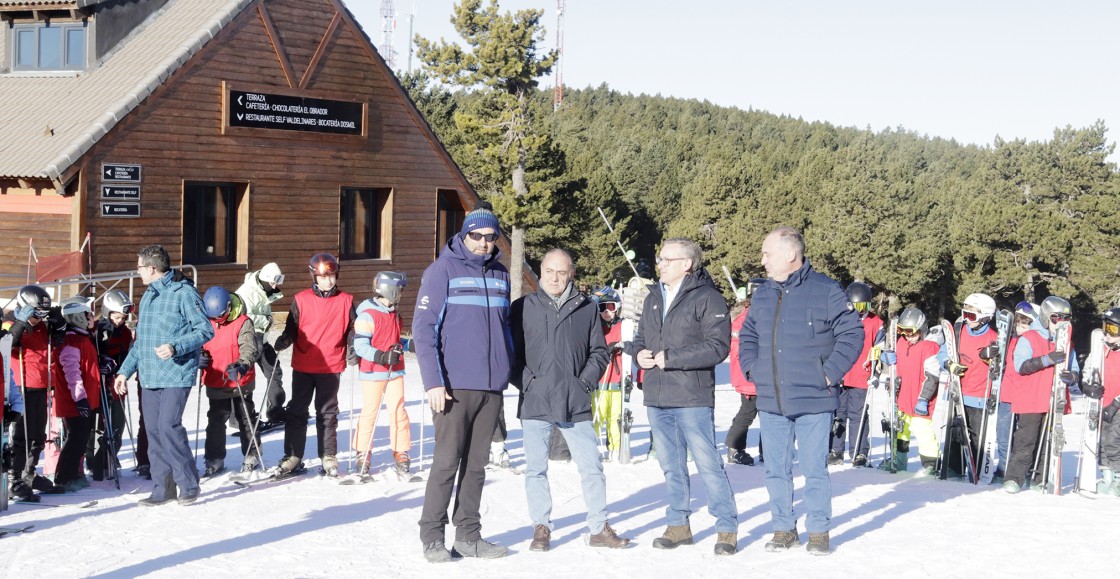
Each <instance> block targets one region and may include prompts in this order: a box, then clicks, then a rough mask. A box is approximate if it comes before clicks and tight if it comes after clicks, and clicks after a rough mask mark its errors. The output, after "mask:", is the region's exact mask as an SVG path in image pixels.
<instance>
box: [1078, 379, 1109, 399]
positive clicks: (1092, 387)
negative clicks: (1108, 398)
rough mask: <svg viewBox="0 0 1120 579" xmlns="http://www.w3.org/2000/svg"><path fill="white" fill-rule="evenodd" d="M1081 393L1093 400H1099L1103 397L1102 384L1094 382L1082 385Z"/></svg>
mask: <svg viewBox="0 0 1120 579" xmlns="http://www.w3.org/2000/svg"><path fill="white" fill-rule="evenodd" d="M1081 393H1082V394H1084V395H1086V396H1088V397H1089V398H1092V399H1093V400H1100V399H1101V397H1102V396H1104V384H1101V383H1100V382H1097V381H1095V380H1094V381H1093V382H1090V383H1088V384H1082V385H1081Z"/></svg>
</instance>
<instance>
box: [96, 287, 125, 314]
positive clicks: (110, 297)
mask: <svg viewBox="0 0 1120 579" xmlns="http://www.w3.org/2000/svg"><path fill="white" fill-rule="evenodd" d="M113 312H116V313H118V314H125V315H128V314H131V313H132V300H130V299H128V295H126V294H125V293H124V292H123V291H121V290H110V291H108V292H105V295H104V296H102V297H101V316H102V317H105V318H108V317H109V314H111V313H113Z"/></svg>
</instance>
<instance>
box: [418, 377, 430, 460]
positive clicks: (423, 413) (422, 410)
mask: <svg viewBox="0 0 1120 579" xmlns="http://www.w3.org/2000/svg"><path fill="white" fill-rule="evenodd" d="M427 421H428V409H427V408H424V395H423V394H421V395H420V471H419V472H424V423H425V422H427Z"/></svg>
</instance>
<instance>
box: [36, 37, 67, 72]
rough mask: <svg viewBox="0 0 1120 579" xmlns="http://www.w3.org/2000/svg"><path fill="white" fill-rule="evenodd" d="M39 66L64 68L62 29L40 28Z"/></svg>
mask: <svg viewBox="0 0 1120 579" xmlns="http://www.w3.org/2000/svg"><path fill="white" fill-rule="evenodd" d="M39 68H62V29H61V28H53V27H43V28H40V29H39Z"/></svg>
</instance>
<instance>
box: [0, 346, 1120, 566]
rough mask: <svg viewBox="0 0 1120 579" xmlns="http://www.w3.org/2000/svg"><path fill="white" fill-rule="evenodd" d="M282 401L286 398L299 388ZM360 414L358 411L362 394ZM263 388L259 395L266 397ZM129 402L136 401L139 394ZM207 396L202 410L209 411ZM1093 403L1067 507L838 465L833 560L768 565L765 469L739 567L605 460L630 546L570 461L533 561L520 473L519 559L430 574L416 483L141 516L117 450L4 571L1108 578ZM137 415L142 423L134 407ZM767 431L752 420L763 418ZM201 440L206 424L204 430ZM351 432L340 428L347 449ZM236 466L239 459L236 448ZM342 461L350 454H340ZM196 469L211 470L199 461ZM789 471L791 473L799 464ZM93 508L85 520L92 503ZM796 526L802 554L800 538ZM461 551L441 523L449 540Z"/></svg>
mask: <svg viewBox="0 0 1120 579" xmlns="http://www.w3.org/2000/svg"><path fill="white" fill-rule="evenodd" d="M408 370H409V372H410V373H409V375H408V377H407V395H408V397H409V399H410V402H409V404H408V409H409V414H410V416H411V417H412V419H413V426H412V432H413V439H414V443H413V453H412V454H413V459H414V470H416V469H415V466H416V465H417V463H418V462H419V461H418V459H419V450H418V449H419V442H418V441H419V440H420V436H419V435H420V415H421V412H420V406H419V398H420V391H421V387H420V383H419V379H418V372H417V371H416V367H415V361H414V360H413V359H412V357H411V356H409V359H408ZM721 370H722V371H721V376H722V382H723V383H724V384H723V385H722V386H720V387H719V388H718V391H717V396H716V425H717V436H718V437H719V438H720V439H721V440H722V437H723V435H724V434H725V432H726V429H727V427H728V425H729V424H730V422H731V417H732V416H733V415H734V413H735V410H736V409H737V408H738V396H737V395H736V394H735V393H734V392H733V391H732V390H731V388H730V386H729V385H727V381H728V380H727V369H726V365H724V367H722V368H721ZM351 373H352V372H347V374H346V375H344V376H343V381H342V384H343V387H342V391H341V393H340V402H341V406H342V414H341V415H340V421H339V422H340V426H341V428H342V429H345V428H346V427H347V425H349V424H350V420H349V418H350V415H349V410H350V408H351V407H352V405H351V398H350V384H351V382H350V379H351V376H350V374H351ZM289 391H290V390H289ZM356 396H357V400H356V405H357V406H359V407H360V405H361V400H360V398H361V395H360V392H358V393H357V394H356ZM516 396H517V395H516V391H514V390H510V391H509V392H507V394H506V418H507V420H508V424H509V428H510V440H509V448H510V451H511V454H512V455H513V460H514V466H515V467H517V466H521V465H523V462H524V461H523V457H522V451H521V443H520V437H519V434H520V426H519V422H518V420H517V419H516V400H517V398H516ZM261 397H262V396H261V393H260V392H257V393H256V396H255V398H256V399H258V400H260V399H261ZM131 399H132V400H133V402H135V397H131ZM205 404H206V403H205V401H203V410H202V412H203V414H205ZM635 404H636V407H635V410H636V412H635V418H636V424H635V434H634V438H635V441H634V448H635V456H636V458H637V459H639V460H640V459H641V458H642V457H644V454H645V451H646V449H647V448H648V440H649V436H648V426H647V422H646V418H645V411H644V409H643V408H642V407H641V406H640V404H641V395H640V393H637V395H636V396H635ZM1083 407H1084V400H1077V401H1075V403H1074V409H1075V414H1074V415H1072V416H1069V417H1067V432H1069V433H1070V441H1069V444H1067V446H1066V453H1065V461H1066V463H1065V465H1066V468H1065V471H1064V472H1065V473H1066V475H1065V476H1066V481H1065V484H1066V494H1065V495H1064V496H1061V497H1055V496H1043V495H1040V494H1038V493H1036V492H1023V493H1020V494H1018V495H1008V494H1006V493H1004V492H1003V491H1002V490H1000V488H999V487H998V485H993V486H990V487H976V486H973V485H970V484H967V483H964V482H960V481H939V480H936V479H935V478H932V477H923V476H919V475H917V474H915V472H913V471H915V470H917V468H918V466H917V457H916V451H913V452H912V453H911V461H910V469H911V472H909V473H905V474H898V475H889V474H886V473H884V472H881V471H878V470H874V469H869V468H861V469H856V468H852V467H851V466H848V465H845V466H843V467H834V468H833V469H832V471H831V473H832V488H833V495H834V499H833V519H832V524H833V527H832V533H831V538H832V548H833V553H832V555H831V556H828V557H813V556H810V555H809V554H808V553H806V552H805V551H804V549H803V548H802V549H797V550H794V551H792V552H787V553H767V552H766V551H765V550H764V549H763V544H764V543H765V542H766V540H767V539H768V538H769V535H770V533H771V528H770V514H769V507H768V505H767V495H766V489H765V487H764V486H763V482H764V481H763V478H764V471H763V467H762V466H761V465H757V466H753V467H744V466H737V465H736V466H728V467H727V472H728V475H729V478H730V480H731V484H732V487H733V488H734V489H735V493H736V499H737V502H738V507H739V545H738V546H739V549H740V552H739V553H738V554H736V555H735V556H733V557H720V558H716V557H715V556H714V555H713V554H712V547H713V546H714V544H715V533H714V531H713V529H712V523H713V518H712V517H711V516H710V515H709V514H708V513H707V511H706V509H705V507H704V504H705V503H704V492H703V486H702V484H701V483H700V480H699V478H698V477H696V476H694V477H693V479H692V482H693V494H694V496H693V508H694V509H696V512H695V513H694V514H693V516H692V519H691V523H692V529H693V532H694V533H695V535H696V539H697V544H696V545H693V546H690V547H680V548H678V549H676V550H672V551H660V550H655V549H653V548H652V547H651V545H650V544H651V542H652V541H653V539H654V538H656V537H658V536H659V535H660V534H661V532H662V531H663V529H664V508H665V501H664V489H663V479H662V475H661V472H660V469H659V468H658V465H657V462H656V460H650V461H647V462H640V463H636V464H631V465H621V464H618V463H617V462H612V463H607V464H606V465H605V469H606V474H607V491H608V500H609V505H610V510H611V516H610V521H611V525H612V526H613V527H614V528H615V529H616V530H618V531H619V533H620V534H622V535H624V536H627V537H631V538H633V539H634V543H633V544H632V545H631V547H630V548H628V549H624V550H620V551H610V550H600V549H592V548H590V547H588V546H586V545H585V539H586V536H587V530H586V528H585V526H584V508H583V500H582V498H581V494H580V484H579V477H578V475H577V474H576V470H575V466H574V465H573V464H570V463H555V462H554V463H552V466H551V471H550V476H551V486H552V493H553V499H554V508H553V518H554V521H555V523H556V531H555V532H554V533H553V548H552V551H550V552H547V553H536V552H530V551H529V541H530V540H531V539H532V530H531V528H530V526H529V522H528V519H527V515H526V512H527V511H526V505H525V492H524V477H523V476H522V475H519V474H516V473H514V472H510V471H507V470H502V469H498V470H494V471H490V472H489V473H488V475H487V484H486V489H485V492H484V495H483V517H482V521H483V533H484V536H485V537H486V538H488V539H489V540H491V541H495V542H497V543H500V544H502V545H507V546H509V547H510V550H511V553H510V555H509V556H508V557H506V558H504V559H498V560H489V561H480V560H473V559H461V560H456V561H454V562H453V563H450V564H446V565H442V566H433V565H431V564H428V563H426V562H425V561H424V559H423V557H422V555H421V546H420V541H419V539H418V535H417V532H418V527H417V524H416V523H417V520H418V518H419V513H420V506H421V503H422V501H423V492H424V484H423V483H409V482H402V481H397V480H396V479H394V480H392V481H388V480H378V481H375V482H373V483H369V484H365V485H356V486H340V485H338V484H337V483H336V482H334V481H332V480H328V479H325V478H321V477H319V476H317V475H314V474H311V475H307V476H304V477H301V478H295V479H290V480H287V481H281V482H274V483H264V484H259V485H255V486H253V487H251V488H247V489H244V488H240V487H238V486H236V485H234V484H232V483H230V482H229V481H228V480H227V479H226V478H225V477H224V476H223V477H221V478H220V479H216V480H212V481H210V482H208V483H207V484H205V485H204V486H203V493H202V496H201V499H200V500H199V501H198V502H197V503H195V504H193V505H190V506H179V505H177V504H170V505H165V506H161V507H154V508H144V507H140V506H138V505H137V504H136V503H137V501H138V500H139V499H141V498H143V497H144V496H146V495H147V494H148V492H149V490H150V487H151V483H150V482H149V481H146V480H142V479H138V478H136V476H135V474H134V473H133V472H131V467H132V466H133V464H134V462H133V458H132V448H131V445H130V443H129V442H128V441H127V437H126V442H125V444H124V448H123V449H122V452H121V454H120V457H121V460H122V462H123V465H124V469H123V471H122V475H123V478H122V480H121V487H122V490H121V491H117V490H115V489H114V488H113V487H112V483H111V482H95V483H94V484H93V486H92V487H91V488H89V489H85V490H83V491H81V492H79V493H76V494H72V495H59V496H46V497H44V498H43V502H44V503H49V504H53V505H61V506H59V507H57V508H50V507H32V506H24V505H13V506H12V507H11V509H10V510H9V511H8V512H6V513H3V514H0V526H2V527H23V526H26V525H34V527H33V528H32V529H30V531H28V532H25V533H22V534H16V535H9V536H5V537H3V538H0V576H4V577H27V576H39V577H140V576H159V577H225V576H238V577H370V576H384V577H422V576H435V574H437V573H438V575H439V576H441V577H488V578H489V577H526V576H533V577H559V576H563V577H678V578H679V577H736V576H757V575H756V574H758V573H766V574H769V575H772V576H797V577H825V576H827V577H855V576H867V575H868V574H870V575H872V576H878V575H889V576H895V577H923V576H927V577H946V576H949V577H964V576H983V577H1013V576H1014V577H1022V576H1041V577H1062V576H1065V577H1104V576H1112V571H1109V570H1110V569H1112V570H1114V569H1115V565H1114V564H1113V557H1112V553H1113V552H1114V551H1115V549H1116V545H1117V543H1118V541H1120V530H1118V527H1120V499H1109V498H1103V497H1102V498H1097V499H1090V498H1085V497H1082V496H1079V495H1076V494H1073V493H1072V491H1071V490H1070V487H1071V485H1072V480H1073V475H1074V471H1075V468H1074V467H1075V463H1076V449H1077V442H1078V441H1077V437H1078V436H1079V433H1080V424H1081V423H1082V422H1083V416H1082V415H1081V414H1080V413H1081V412H1083ZM195 408H196V402H195V399H194V397H193V395H192V400H191V402H190V403H189V405H188V411H187V416H186V417H185V418H184V421H183V422H184V425H186V426H187V428H188V431H189V432H190V435H191V437H192V443H193V436H194V424H195ZM132 415H133V419H134V420H135V418H136V416H137V414H136V409H135V408H133V410H132ZM384 419H385V413H382V414H381V417H380V423H379V425H378V428H377V445H378V452H377V455H376V457H375V463H376V461H381V462H382V464H383V467H388V464H389V461H390V457H389V453H388V452H387V451H386V450H385V444H386V438H387V436H388V430H387V427H386V426H385V425H384ZM756 424H757V422H756ZM202 426H203V428H204V427H205V416H203V418H202ZM878 430H879V429H878V428H877V427H875V428H873V434H874V438H873V440H872V443H873V447H872V454H873V458H874V459H875V462H876V463H877V462H878V460H879V459H881V458H882V456H883V454H884V451H883V444H882V435H881V434H880V433H878ZM314 432H315V430H314V425H313V424H312V425H309V433H310V434H309V437H308V444H307V448H308V452H307V454H306V456H307V458H308V460H309V466H310V467H311V470H312V471H317V470H318V468H317V465H318V460H317V458H316V457H315V450H314V449H315V440H314ZM431 434H432V433H431V428H430V422H429V425H428V428H427V429H426V431H425V433H424V438H425V444H426V446H425V456H427V455H429V454H430V452H431V449H430V447H431V441H432V437H431ZM345 440H346V436H345V434H344V433H340V436H339V443H340V445H345ZM228 442H229V456H228V457H227V465H231V466H236V464H237V463H238V461H239V457H240V453H239V449H238V445H237V443H236V439H235V438H232V437H231V438H229V439H228ZM282 443H283V433H282V432H271V433H269V434H267V435H266V436H265V442H264V453H265V458H266V460H267V462H268V463H269V465H270V466H271V465H275V463H276V462H277V461H279V459H280V455H281V452H282ZM757 444H758V431H757V429H756V428H754V427H752V429H751V434H750V438H749V446H750V448H749V449H748V450H749V451H750V452H751V454H752V455H755V456H757V448H755V447H756V446H757ZM342 460H343V463H344V464H345V457H342ZM199 465H200V466H201V457H200V458H199ZM795 474H796V466H795ZM796 483H797V489H798V490H797V496H796V497H795V508H797V509H799V510H798V512H799V514H801V515H803V514H804V513H803V510H801V499H800V493H801V488H802V487H803V484H804V480H803V479H801V478H800V477H798V478H797V480H796ZM92 500H96V501H97V504H96V505H94V506H92V507H89V508H84V509H78V508H75V507H74V505H78V504H81V503H84V502H88V501H92ZM803 521H804V519H803V518H802V519H801V522H802V525H801V527H800V528H799V530H800V531H801V536H802V541H805V540H806V534H805V529H804V527H803ZM453 538H454V531H453V528H451V527H449V528H448V539H449V541H450V540H451V539H453Z"/></svg>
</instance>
